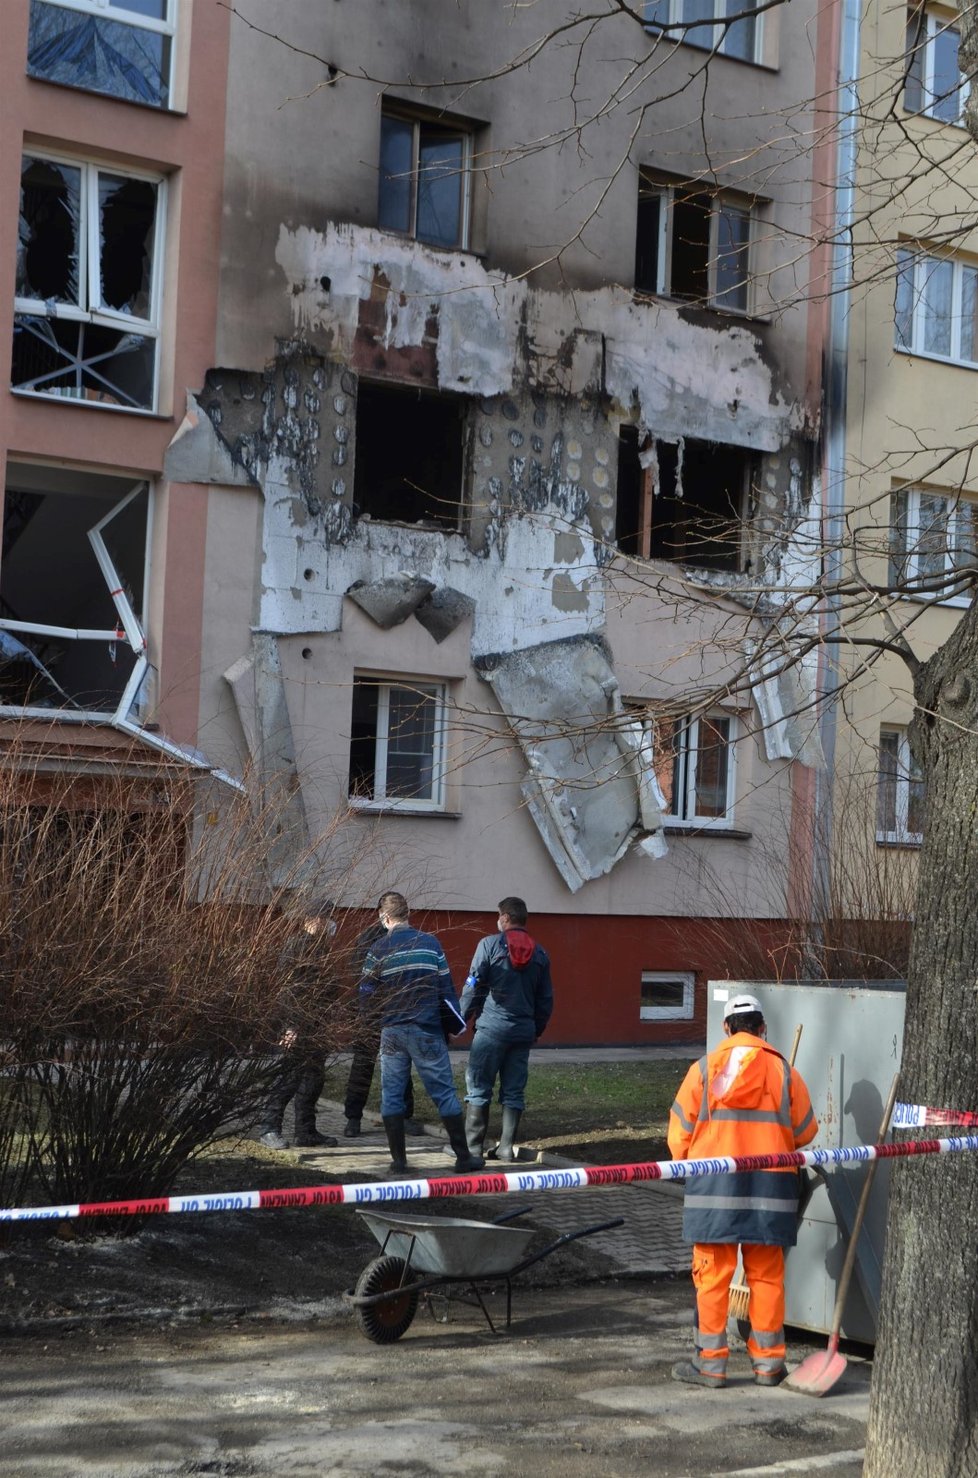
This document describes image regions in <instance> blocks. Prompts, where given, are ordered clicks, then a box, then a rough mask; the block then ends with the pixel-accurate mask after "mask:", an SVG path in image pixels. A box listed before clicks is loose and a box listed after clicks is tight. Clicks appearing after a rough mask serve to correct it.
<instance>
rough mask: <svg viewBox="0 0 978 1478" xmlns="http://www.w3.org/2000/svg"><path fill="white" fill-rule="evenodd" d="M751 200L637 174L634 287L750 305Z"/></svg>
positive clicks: (727, 305)
mask: <svg viewBox="0 0 978 1478" xmlns="http://www.w3.org/2000/svg"><path fill="white" fill-rule="evenodd" d="M751 227H752V210H751V206H750V203H749V201H747V200H746V199H743V198H741V197H738V196H734V195H730V194H728V193H727V192H716V191H708V190H704V189H703V188H702V187H700V186H694V185H667V184H664V183H662V182H661V181H658V180H656V179H654V178H652V177H650V176H648V175H646V174H645V173H644V172H640V173H639V187H638V215H637V222H636V235H635V287H636V290H637V291H638V292H641V293H653V294H656V295H657V296H660V297H669V298H681V299H682V300H683V301H685V302H691V303H697V304H699V305H701V306H702V307H711V308H722V309H725V310H726V311H728V312H732V313H748V312H750V309H751V261H750V256H751Z"/></svg>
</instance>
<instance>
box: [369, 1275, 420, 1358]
mask: <svg viewBox="0 0 978 1478" xmlns="http://www.w3.org/2000/svg"><path fill="white" fill-rule="evenodd" d="M403 1274H404V1259H403V1258H402V1257H375V1258H374V1260H373V1262H368V1263H367V1266H366V1267H365V1268H364V1270H363V1272H362V1273H361V1274H360V1277H359V1278H358V1279H357V1286H356V1296H357V1297H358V1298H369V1297H371V1296H372V1295H374V1294H377V1293H390V1294H391V1297H390V1298H385V1299H382V1300H380V1302H378V1303H375V1304H367V1305H365V1306H364V1305H360V1306H358V1307H355V1309H354V1312H355V1315H356V1321H357V1325H358V1327H359V1329H360V1332H361V1333H362V1334H365V1335H366V1336H367V1338H368V1339H372V1340H373V1342H374V1344H375V1345H392V1344H393V1343H394V1341H395V1340H396V1339H400V1337H401V1335H402V1334H403V1333H404V1332H405V1330H406V1329H409V1328H410V1326H411V1320H412V1319H413V1318H414V1316H415V1314H416V1313H417V1310H418V1294H417V1291H416V1290H415V1291H414V1292H408V1293H401V1294H397V1293H396V1291H395V1290H396V1289H397V1287H398V1285H399V1284H400V1281H401V1278H402V1276H403Z"/></svg>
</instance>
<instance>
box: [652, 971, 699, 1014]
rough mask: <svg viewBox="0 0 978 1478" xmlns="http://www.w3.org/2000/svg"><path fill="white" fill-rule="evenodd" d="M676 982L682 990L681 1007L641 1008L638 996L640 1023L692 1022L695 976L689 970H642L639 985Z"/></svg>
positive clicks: (694, 1003) (694, 1005) (694, 1004)
mask: <svg viewBox="0 0 978 1478" xmlns="http://www.w3.org/2000/svg"><path fill="white" fill-rule="evenodd" d="M673 981H675V982H678V983H679V984H680V985H681V986H682V988H683V1002H682V1005H681V1006H643V1005H642V997H641V992H640V994H639V1008H638V1017H639V1020H640V1021H692V1019H693V1013H694V1011H695V1008H696V976H695V974H694V973H693V971H691V970H643V971H642V978H641V985H660V984H661V985H665V984H669V983H671V982H673Z"/></svg>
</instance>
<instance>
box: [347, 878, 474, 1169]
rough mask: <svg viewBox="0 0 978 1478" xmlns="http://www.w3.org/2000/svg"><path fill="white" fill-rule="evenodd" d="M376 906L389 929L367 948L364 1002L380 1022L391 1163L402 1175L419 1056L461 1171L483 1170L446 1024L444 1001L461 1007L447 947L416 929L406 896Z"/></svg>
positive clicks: (389, 898) (423, 1077) (383, 1100)
mask: <svg viewBox="0 0 978 1478" xmlns="http://www.w3.org/2000/svg"><path fill="white" fill-rule="evenodd" d="M377 912H378V914H379V917H380V922H381V923H382V924H383V926H384V928H385V930H386V931H387V932H386V936H385V937H384V938H382V939H378V940H377V941H376V942H375V943H374V944H372V945H371V946H370V948H369V950H368V951H367V957H366V959H365V960H364V964H363V976H362V978H361V980H360V1002H361V1005H362V1006H363V1008H364V1012H365V1015H367V1016H368V1017H372V1018H373V1019H374V1020H379V1023H380V1112H381V1117H382V1118H383V1120H384V1129H385V1130H386V1132H387V1143H388V1144H389V1145H390V1151H391V1169H392V1170H395V1171H398V1172H400V1173H402V1174H403V1173H404V1172H405V1171H406V1170H407V1169H408V1164H407V1153H406V1151H405V1148H404V1116H405V1108H406V1105H405V1091H406V1089H407V1085H408V1082H409V1081H410V1077H411V1064H412V1062H413V1064H414V1066H415V1067H416V1068H417V1069H418V1072H419V1074H420V1076H421V1081H422V1083H423V1084H424V1086H425V1087H426V1088H427V1090H428V1092H429V1093H430V1095H431V1097H432V1100H433V1101H434V1104H435V1107H436V1108H437V1110H438V1112H439V1114H440V1115H441V1120H442V1123H443V1124H444V1126H445V1128H446V1130H447V1131H448V1138H449V1140H450V1142H451V1146H452V1149H453V1150H454V1151H455V1169H456V1170H457V1171H458V1172H459V1173H462V1174H464V1173H467V1172H469V1171H473V1170H481V1169H482V1167H483V1165H484V1164H485V1161H484V1160H483V1158H482V1156H481V1155H473V1154H471V1153H470V1152H469V1149H468V1146H467V1144H466V1140H465V1125H464V1122H463V1119H462V1105H461V1104H460V1103H459V1100H458V1094H457V1093H456V1092H455V1084H454V1082H453V1080H452V1065H451V1062H450V1060H449V1056H448V1049H447V1048H446V1046H445V1034H444V1031H443V1030H442V1011H441V1004H442V1002H443V1001H444V1002H447V1004H448V1006H449V1007H453V1008H454V1010H455V1012H456V1013H457V1012H458V1010H459V1003H458V996H457V995H456V994H455V986H454V985H453V984H452V976H451V972H450V970H449V968H448V961H447V960H446V959H445V952H444V950H443V949H442V947H441V945H440V944H439V942H438V940H437V939H436V938H435V936H434V935H433V934H423V933H422V932H421V930H420V929H414V928H412V927H411V924H410V923H409V922H408V906H407V900H406V899H405V898H404V897H403V895H402V894H400V893H385V894H384V895H383V896H382V897H381V899H380V902H379V904H378V908H377ZM458 1019H459V1023H460V1026H461V1017H459V1018H458Z"/></svg>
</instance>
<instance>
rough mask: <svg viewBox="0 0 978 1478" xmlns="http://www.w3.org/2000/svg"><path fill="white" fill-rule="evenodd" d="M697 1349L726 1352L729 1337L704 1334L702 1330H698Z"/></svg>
mask: <svg viewBox="0 0 978 1478" xmlns="http://www.w3.org/2000/svg"><path fill="white" fill-rule="evenodd" d="M696 1348H697V1349H698V1350H726V1348H727V1336H726V1335H725V1334H704V1333H703V1331H702V1329H697V1331H696Z"/></svg>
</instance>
